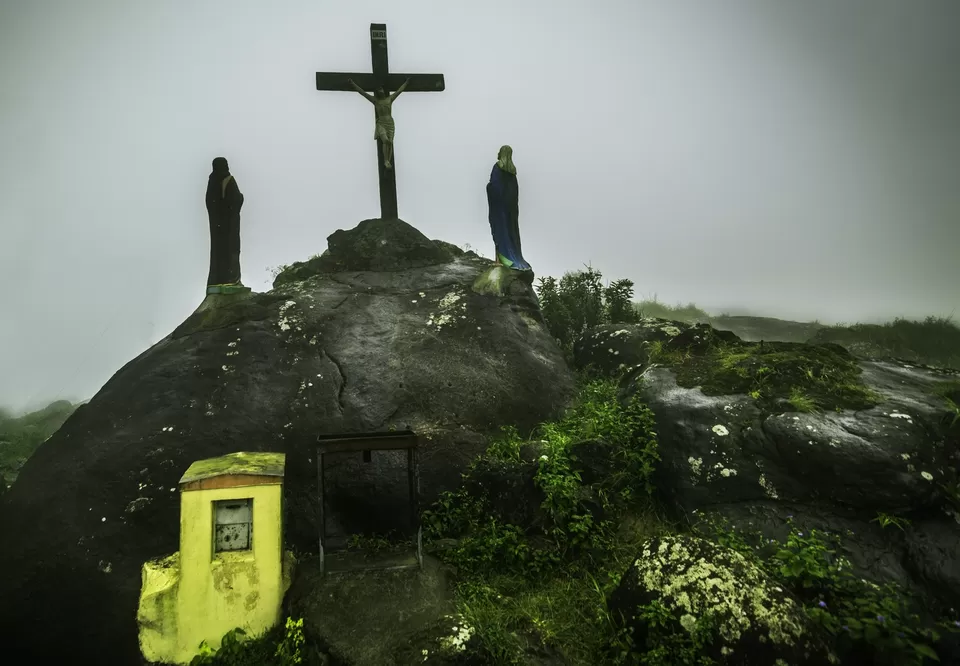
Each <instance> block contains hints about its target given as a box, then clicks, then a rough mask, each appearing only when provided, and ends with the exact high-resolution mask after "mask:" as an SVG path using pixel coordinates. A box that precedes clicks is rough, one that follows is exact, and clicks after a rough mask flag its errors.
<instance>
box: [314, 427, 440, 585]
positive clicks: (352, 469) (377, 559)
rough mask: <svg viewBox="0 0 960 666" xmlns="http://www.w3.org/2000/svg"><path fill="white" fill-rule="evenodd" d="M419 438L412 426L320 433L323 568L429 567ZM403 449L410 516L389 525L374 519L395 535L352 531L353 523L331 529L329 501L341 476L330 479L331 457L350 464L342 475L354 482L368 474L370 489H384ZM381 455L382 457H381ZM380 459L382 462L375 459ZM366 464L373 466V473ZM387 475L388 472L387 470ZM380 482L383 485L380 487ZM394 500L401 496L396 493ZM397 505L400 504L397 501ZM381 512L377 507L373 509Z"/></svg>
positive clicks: (324, 570) (328, 570) (341, 570)
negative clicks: (387, 468)
mask: <svg viewBox="0 0 960 666" xmlns="http://www.w3.org/2000/svg"><path fill="white" fill-rule="evenodd" d="M417 445H418V437H417V435H416V433H414V432H413V431H411V430H400V431H394V432H373V433H359V434H339V435H319V436H318V437H317V492H318V495H319V508H320V516H319V518H320V521H319V522H320V530H319V531H320V535H319V537H320V571H321V573H323V574H327V573H331V574H332V573H346V572H354V571H365V570H370V569H408V568H423V550H422V545H421V540H422V538H421V534H422V530H421V526H420V469H419V458H418V447H417ZM403 452H405V453H406V456H405V458H406V460H405V463H406V464H405V468H406V475H405V476H406V488H407V493H406V494H407V497H408V503H407V511H406V512H403V514H405V517H406V516H408V517H409V518H408V520H402V521H398V522H400V523H401V524H396V525H389V526H386V525H384V524H383V522H382V521H379V522H378V521H374V523H376V524H378V525H379V526H380V527H389V528H390V529H389V535H381V534H357V533H349V532H350V531H351V530H350V528H349V527H347V528H346V529H345V528H344V526H342V525H341V526H339V529H336V527H337V526H335V529H333V530H331V529H329V527H328V521H329V519H331V518H333V520H334V522H335V523H336V522H337V520H336V517H335V516H331V515H330V514H331V513H332V512H331V511H330V510H329V509H328V506H327V502H328V500H331V491H332V490H334V486H335V485H336V483H335V482H334V481H335V479H331V478H327V476H326V472H327V469H328V467H330V464H331V461H332V460H334V459H336V458H339V459H341V461H345V462H346V463H347V466H344V467H342V468H341V469H342V470H344V471H342V472H341V474H345V475H349V476H350V481H351V482H357V477H361V476H367V477H368V484H369V490H368V491H367V492H369V493H370V494H379V492H380V490H381V488H383V489H385V488H384V487H385V486H387V485H389V482H388V481H387V480H385V479H384V478H381V477H380V475H379V472H381V471H382V470H384V469H385V467H384V466H385V465H386V466H389V465H390V463H391V462H392V463H393V465H392V466H393V468H394V470H393V471H396V467H397V463H398V462H399V461H400V460H401V458H400V457H399V456H398V455H397V454H400V455H401V456H402V454H403ZM375 455H376V456H377V459H376V460H375ZM375 463H376V464H375ZM365 469H369V470H371V471H370V472H369V473H367V472H365ZM383 476H386V475H385V474H384V475H383ZM378 486H379V487H380V488H378ZM390 501H395V499H393V498H390ZM391 508H394V509H396V504H394V505H393V506H392V507H391ZM373 510H374V511H376V509H373Z"/></svg>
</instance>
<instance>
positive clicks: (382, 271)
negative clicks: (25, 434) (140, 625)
mask: <svg viewBox="0 0 960 666" xmlns="http://www.w3.org/2000/svg"><path fill="white" fill-rule="evenodd" d="M531 278H532V276H531V275H529V274H520V273H517V272H513V271H508V270H506V269H503V268H502V267H497V266H495V265H493V264H491V263H490V262H488V261H484V260H481V259H479V258H477V257H476V256H475V255H472V256H471V255H470V254H465V253H462V252H460V251H459V250H457V249H456V248H454V247H453V246H451V245H449V244H447V243H442V242H434V241H431V240H429V239H427V238H426V237H425V236H423V234H421V233H420V232H419V231H417V230H416V229H414V228H413V227H411V226H410V225H408V224H406V223H404V222H402V221H399V220H393V221H390V220H386V221H385V220H366V221H364V222H361V223H360V225H359V226H358V227H356V228H355V229H353V230H351V231H337V232H336V233H335V234H333V235H332V236H331V237H330V248H329V249H328V251H327V252H326V253H324V254H323V255H322V256H321V257H318V258H317V259H315V260H311V261H310V262H306V263H301V264H295V265H294V266H292V267H290V268H288V269H287V270H285V271H284V272H283V273H281V274H280V275H279V276H278V278H277V280H276V282H275V287H274V289H273V290H272V291H271V292H269V293H265V294H247V295H230V296H226V295H217V296H210V297H208V298H207V299H206V300H205V301H204V303H203V305H202V306H201V307H200V308H199V309H198V310H197V311H196V312H195V313H194V314H193V315H191V316H190V317H188V318H187V320H186V321H185V322H184V323H183V324H182V325H180V326H179V327H178V328H177V329H176V330H175V331H174V332H173V333H172V334H171V335H169V336H167V337H166V338H164V339H163V340H161V341H160V342H159V343H157V344H156V345H154V346H153V347H152V348H150V349H149V350H147V351H145V352H144V353H143V354H141V355H140V356H139V357H137V358H136V359H134V360H132V361H131V362H130V363H128V364H127V365H126V366H124V367H123V368H122V369H120V370H119V371H118V372H117V373H116V374H115V375H114V376H113V377H112V378H111V379H110V381H108V382H107V383H106V385H104V387H103V388H102V389H101V390H100V392H99V393H97V395H96V396H95V397H94V398H93V399H92V400H91V401H90V402H89V403H88V404H86V405H83V406H81V407H80V408H79V409H78V410H77V411H76V412H75V413H74V414H73V415H72V416H71V417H70V418H69V419H68V420H67V422H66V423H65V424H64V425H63V427H62V428H61V429H60V430H59V431H58V432H57V433H56V434H55V435H54V436H53V437H51V438H50V439H49V440H48V441H47V442H45V443H44V444H43V445H42V446H40V448H39V449H38V451H37V452H36V453H35V454H34V456H33V457H32V458H30V460H29V461H28V462H27V464H26V465H25V466H24V468H23V470H22V472H21V474H20V477H19V478H18V480H17V482H16V483H15V484H14V485H13V487H12V488H11V489H10V491H9V492H8V493H7V496H6V497H5V498H4V501H3V503H2V505H0V533H2V534H3V537H4V544H3V549H2V552H0V570H2V571H3V572H4V574H3V576H2V579H0V626H2V627H3V628H4V634H5V636H6V637H7V642H6V648H7V649H8V651H9V652H10V653H19V654H20V655H21V657H22V658H24V659H26V658H27V657H28V656H33V657H35V658H37V661H39V660H40V659H39V658H40V657H46V658H48V659H47V660H49V661H54V660H56V661H59V662H60V663H68V662H70V663H72V662H74V661H91V663H92V662H98V663H105V664H106V663H110V664H131V663H137V659H138V658H139V650H138V647H137V627H136V624H135V615H136V607H137V597H138V594H139V589H140V567H141V564H142V563H143V562H144V561H145V560H147V559H149V558H152V557H156V556H159V555H163V554H166V553H170V552H172V551H175V550H177V548H178V528H179V523H178V513H179V502H178V499H179V498H178V493H177V492H176V487H177V481H178V479H179V478H180V476H181V475H182V473H183V472H184V470H185V469H186V468H187V467H188V466H189V465H190V463H191V462H193V461H195V460H197V459H201V458H209V457H215V456H220V455H223V454H225V453H228V452H231V451H236V450H249V451H281V452H284V453H286V455H287V476H286V494H287V509H286V511H287V514H286V517H287V523H286V529H287V541H288V546H289V547H292V548H294V549H296V550H299V551H311V550H315V549H316V543H317V534H318V529H319V526H318V524H317V514H318V510H317V508H318V507H317V504H318V502H317V492H316V474H317V472H316V469H317V465H316V438H317V435H318V434H335V433H361V432H369V431H384V430H391V429H405V428H410V429H412V430H414V431H416V432H417V433H419V434H420V435H421V436H422V450H421V491H422V493H423V501H424V502H427V501H430V499H431V498H432V497H435V496H436V495H437V494H438V493H439V492H440V491H442V490H445V489H449V488H452V487H454V486H456V485H457V484H458V483H459V481H460V472H461V471H462V470H463V469H464V467H465V466H466V465H467V464H468V462H469V461H470V460H471V459H472V458H473V456H474V455H475V454H477V453H478V452H479V451H480V450H482V449H483V448H484V447H485V445H486V441H487V436H488V435H489V434H491V433H492V432H494V431H496V430H498V429H499V427H500V426H501V425H506V424H514V425H516V426H518V427H519V428H520V429H521V430H523V429H529V428H532V427H534V426H535V425H536V424H537V423H538V422H540V421H543V420H545V419H548V418H551V417H552V416H553V415H555V413H556V412H557V411H558V410H559V409H561V408H562V407H564V406H565V404H566V403H567V401H568V399H569V397H570V396H571V395H572V392H573V378H572V376H571V373H570V372H569V370H568V368H567V367H566V365H565V364H564V361H563V359H562V356H561V353H560V351H559V349H558V348H557V347H556V345H555V343H554V341H553V339H552V338H551V336H550V335H549V333H548V332H547V331H546V329H545V327H544V325H543V319H542V316H541V314H540V311H539V307H538V305H537V300H536V296H535V293H534V291H533V289H532V286H531ZM331 457H332V456H331ZM371 464H372V465H373V467H375V468H376V470H377V473H376V474H369V473H367V474H360V473H358V472H357V470H358V468H360V467H362V465H363V463H362V462H360V463H356V462H349V463H345V462H342V461H341V463H337V462H336V461H334V460H331V461H329V466H328V468H327V473H326V476H327V479H328V481H329V482H330V484H331V486H332V489H328V492H330V493H331V494H332V497H331V498H330V504H329V505H328V511H330V513H331V514H332V515H331V516H330V518H331V520H332V521H333V523H334V524H336V525H337V526H338V527H339V528H340V529H341V530H343V531H346V532H351V531H361V530H364V529H374V530H378V529H380V528H382V527H384V526H385V525H381V524H380V522H378V520H377V519H376V518H377V517H378V516H381V517H382V516H388V517H389V516H391V515H392V514H396V513H397V507H404V506H405V502H406V497H405V496H403V495H402V493H403V492H405V483H406V479H405V478H404V477H403V472H402V469H403V468H402V465H401V464H400V461H397V460H395V459H394V458H392V457H390V456H388V455H386V454H383V455H382V456H379V457H378V454H377V453H374V454H373V458H372V463H371ZM351 465H352V466H351ZM368 469H370V467H369V465H368ZM373 480H376V481H377V482H378V484H379V485H371V484H372V481H373ZM371 517H372V518H371ZM54 637H55V640H51V638H54Z"/></svg>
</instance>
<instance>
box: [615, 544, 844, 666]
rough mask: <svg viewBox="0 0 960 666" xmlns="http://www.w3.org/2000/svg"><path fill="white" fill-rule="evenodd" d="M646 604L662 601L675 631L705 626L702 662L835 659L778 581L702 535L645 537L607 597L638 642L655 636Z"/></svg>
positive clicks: (682, 632) (815, 661) (798, 663)
mask: <svg viewBox="0 0 960 666" xmlns="http://www.w3.org/2000/svg"><path fill="white" fill-rule="evenodd" d="M651 604H658V605H660V606H661V607H662V609H663V610H664V611H665V612H666V614H667V615H668V617H669V619H668V620H667V623H668V626H669V624H670V623H672V625H674V626H672V627H669V628H671V629H673V630H674V632H676V633H679V634H680V635H687V634H691V635H692V634H694V633H695V632H696V631H697V629H698V628H702V629H703V630H704V631H705V632H709V633H708V635H709V639H708V640H706V641H705V643H706V644H705V645H704V646H703V647H702V652H700V653H699V654H698V655H696V656H708V657H710V658H711V659H712V660H713V661H712V662H710V663H717V664H780V663H785V664H795V665H796V666H801V665H805V664H828V663H836V661H835V659H836V658H835V657H834V656H833V655H831V654H830V652H829V650H828V649H827V647H826V642H825V640H824V637H823V636H822V635H821V634H820V632H819V629H818V628H817V627H816V626H815V625H814V624H813V623H812V622H811V621H810V620H809V618H808V617H807V616H806V615H805V614H804V611H803V608H802V607H801V606H800V605H799V604H798V603H796V602H795V601H794V600H793V599H792V598H791V597H790V596H789V594H788V593H787V592H785V591H784V590H783V588H781V587H779V586H778V585H777V584H776V583H775V582H774V581H772V580H771V579H769V578H768V577H767V576H766V574H764V572H763V571H762V570H761V569H760V568H758V567H757V566H756V565H755V564H753V563H751V562H750V561H748V560H747V559H746V558H745V557H744V556H743V555H741V554H740V553H738V552H736V551H734V550H731V549H729V548H724V547H722V546H719V545H717V544H715V543H712V542H710V541H707V540H705V539H701V538H697V537H693V536H689V535H678V536H662V537H654V538H652V539H650V540H648V541H647V542H646V543H644V544H643V545H642V546H641V548H640V552H639V553H637V559H636V560H635V561H634V563H633V565H632V566H631V567H630V568H629V569H628V570H627V571H626V573H624V575H623V577H622V579H621V581H620V585H619V587H617V589H616V590H615V591H614V592H613V594H612V595H611V596H610V599H609V607H610V610H611V612H612V613H614V614H615V617H616V618H617V619H618V620H620V621H622V622H623V626H624V627H625V628H626V629H628V630H629V631H631V632H632V636H633V640H634V641H635V643H636V644H637V645H638V646H640V647H641V648H642V647H643V646H646V645H647V644H648V638H656V637H654V636H650V635H649V633H650V631H651V629H652V628H651V626H650V624H649V621H648V620H647V619H646V618H645V615H646V614H647V612H649V611H648V609H649V607H650V605H651ZM704 621H709V623H710V626H709V629H707V628H706V627H704V625H703V622H704ZM698 625H699V627H698ZM651 647H654V648H655V647H657V645H653V646H651ZM664 656H666V655H664ZM674 656H677V657H678V655H674ZM684 663H694V662H692V661H685V662H684ZM696 663H699V661H697V662H696Z"/></svg>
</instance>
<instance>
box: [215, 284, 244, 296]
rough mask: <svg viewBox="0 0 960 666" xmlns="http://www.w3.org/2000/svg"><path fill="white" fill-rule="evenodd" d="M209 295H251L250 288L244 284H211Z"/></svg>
mask: <svg viewBox="0 0 960 666" xmlns="http://www.w3.org/2000/svg"><path fill="white" fill-rule="evenodd" d="M207 293H208V294H249V293H250V287H244V286H243V285H242V284H211V285H207Z"/></svg>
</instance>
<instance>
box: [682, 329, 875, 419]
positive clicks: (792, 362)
mask: <svg viewBox="0 0 960 666" xmlns="http://www.w3.org/2000/svg"><path fill="white" fill-rule="evenodd" d="M664 358H665V364H666V365H669V366H670V367H672V368H673V369H674V371H675V372H676V374H677V384H678V385H680V386H682V387H684V388H692V387H694V386H699V387H700V389H701V391H703V393H704V394H705V395H736V394H750V395H752V396H753V397H754V398H755V399H756V401H757V405H758V407H760V409H761V410H764V411H773V410H778V409H783V408H784V407H785V404H784V403H787V404H792V405H794V407H795V408H796V410H797V411H810V410H813V409H821V410H836V409H851V410H860V409H868V408H870V407H873V406H875V405H878V404H880V402H881V396H880V395H879V394H877V393H875V392H874V391H871V390H870V389H868V388H867V387H866V386H865V385H864V383H863V381H862V379H861V377H860V374H861V368H860V364H859V363H858V362H857V360H856V359H855V358H854V357H853V356H851V355H850V354H849V353H848V352H847V351H846V350H844V349H843V348H842V347H840V346H838V345H831V344H826V345H808V344H804V343H796V342H772V343H764V344H760V343H748V342H741V343H735V344H727V345H720V346H713V347H710V348H709V349H707V350H706V351H705V353H702V354H698V355H680V354H673V355H672V358H671V355H670V354H669V353H668V354H666V355H665V356H664Z"/></svg>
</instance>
